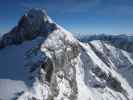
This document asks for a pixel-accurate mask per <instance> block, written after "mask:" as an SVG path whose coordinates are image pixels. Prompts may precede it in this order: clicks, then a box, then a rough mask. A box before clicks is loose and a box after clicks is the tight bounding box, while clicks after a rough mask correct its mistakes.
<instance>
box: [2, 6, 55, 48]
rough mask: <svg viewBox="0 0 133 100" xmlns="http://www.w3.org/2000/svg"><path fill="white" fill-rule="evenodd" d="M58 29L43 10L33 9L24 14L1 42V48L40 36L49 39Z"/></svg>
mask: <svg viewBox="0 0 133 100" xmlns="http://www.w3.org/2000/svg"><path fill="white" fill-rule="evenodd" d="M56 29H57V25H56V24H55V23H54V22H53V21H52V19H51V18H50V17H49V16H48V15H47V14H46V11H45V10H43V9H37V8H36V9H31V10H29V11H28V12H27V13H26V14H24V15H23V16H22V17H21V19H20V20H19V22H18V24H17V26H15V27H14V28H13V29H12V30H11V31H10V32H8V33H7V34H5V35H4V36H3V37H2V39H1V40H0V48H3V47H6V46H8V45H14V44H15V45H16V44H20V43H22V42H24V41H27V40H33V39H34V38H36V37H38V36H43V37H47V36H48V35H49V33H52V32H53V31H54V30H56Z"/></svg>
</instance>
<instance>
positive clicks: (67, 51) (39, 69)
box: [0, 9, 133, 100]
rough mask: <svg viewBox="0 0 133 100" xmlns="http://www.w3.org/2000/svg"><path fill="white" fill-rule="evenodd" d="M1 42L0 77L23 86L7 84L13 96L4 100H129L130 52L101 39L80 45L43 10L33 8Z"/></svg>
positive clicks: (132, 88)
mask: <svg viewBox="0 0 133 100" xmlns="http://www.w3.org/2000/svg"><path fill="white" fill-rule="evenodd" d="M16 30H18V31H17V32H16ZM22 30H23V31H22ZM21 32H22V34H21ZM36 34H37V35H36ZM27 35H28V36H29V37H30V38H28V39H27ZM19 36H20V37H19ZM34 36H35V37H34ZM16 38H17V39H16ZM18 38H20V39H18ZM8 39H9V40H8ZM19 40H22V41H19ZM27 40H30V41H27ZM12 41H13V42H12ZM14 41H15V42H14ZM16 41H17V42H16ZM18 41H19V42H18ZM0 43H3V44H4V46H6V48H4V46H3V49H1V50H0V66H2V67H1V70H0V76H1V77H0V78H5V79H7V78H9V79H10V80H14V82H15V84H16V87H18V88H19V87H20V89H22V88H23V87H26V88H25V89H22V90H21V91H20V90H19V91H18V89H14V88H10V86H8V87H9V88H10V89H14V90H13V92H10V89H7V88H5V90H4V92H5V93H6V92H7V93H8V94H10V97H12V98H8V99H7V97H5V95H0V96H1V97H0V99H2V100H5V99H7V100H10V99H15V100H133V94H132V93H133V83H132V82H133V81H132V71H133V70H132V66H133V57H132V53H128V52H127V51H124V50H121V49H117V48H115V47H114V46H113V45H111V44H108V43H106V42H104V41H99V40H97V41H92V42H89V43H88V44H87V43H86V44H85V43H82V42H80V41H78V40H77V39H76V38H74V37H73V35H72V33H70V32H68V31H66V30H65V29H63V28H62V27H61V26H59V25H57V24H56V23H54V22H53V21H52V20H51V19H50V18H49V17H48V15H47V14H46V12H45V11H42V10H40V9H31V10H30V11H29V12H28V13H27V14H25V15H24V16H23V17H22V19H21V20H20V22H19V24H18V26H16V28H15V30H14V29H13V31H12V32H9V33H7V34H5V35H4V36H3V38H2V40H1V42H0ZM20 43H21V44H20ZM16 44H17V45H16ZM9 45H10V46H9ZM7 68H8V70H7ZM129 69H130V70H129ZM3 73H4V74H3ZM26 73H27V74H26ZM26 77H27V79H25V78H26ZM16 81H19V84H18V82H16ZM1 83H4V80H3V81H2V80H1V81H0V87H1ZM2 85H3V84H2ZM6 85H7V84H6ZM2 91H3V88H0V93H1V92H2ZM3 94H4V93H3ZM11 94H12V95H13V96H11Z"/></svg>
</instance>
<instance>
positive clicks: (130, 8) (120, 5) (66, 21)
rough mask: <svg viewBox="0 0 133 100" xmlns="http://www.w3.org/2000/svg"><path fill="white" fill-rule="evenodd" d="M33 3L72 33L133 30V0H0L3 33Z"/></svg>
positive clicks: (1, 30)
mask: <svg viewBox="0 0 133 100" xmlns="http://www.w3.org/2000/svg"><path fill="white" fill-rule="evenodd" d="M34 7H36V8H44V9H46V10H47V12H48V14H49V16H50V17H52V18H53V20H54V21H56V22H57V23H58V24H60V25H62V26H64V27H65V28H66V29H68V30H69V31H71V32H73V33H82V34H93V33H94V34H95V33H96V34H99V33H107V34H133V0H0V33H5V32H8V31H9V30H10V29H11V28H12V27H14V26H15V25H16V24H17V22H18V20H19V18H20V17H21V16H22V15H23V14H24V13H25V12H27V11H28V9H30V8H34Z"/></svg>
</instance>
